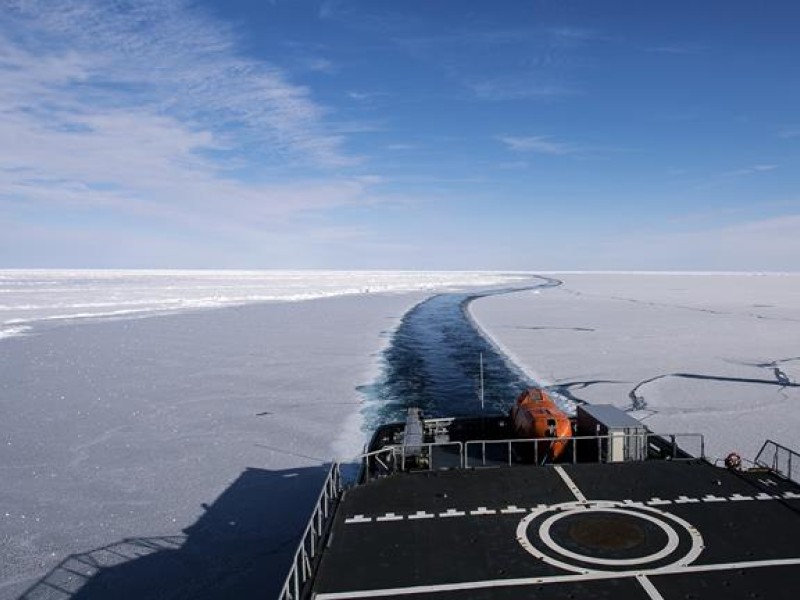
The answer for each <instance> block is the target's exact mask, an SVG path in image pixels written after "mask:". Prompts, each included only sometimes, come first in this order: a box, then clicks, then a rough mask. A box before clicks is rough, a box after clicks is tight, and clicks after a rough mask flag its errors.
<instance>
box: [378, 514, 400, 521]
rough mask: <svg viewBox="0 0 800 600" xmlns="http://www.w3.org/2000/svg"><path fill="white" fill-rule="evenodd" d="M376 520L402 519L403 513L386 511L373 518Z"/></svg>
mask: <svg viewBox="0 0 800 600" xmlns="http://www.w3.org/2000/svg"><path fill="white" fill-rule="evenodd" d="M375 520H376V521H402V520H403V515H396V514H394V513H393V512H387V513H386V514H385V515H383V516H382V517H378V518H377V519H375Z"/></svg>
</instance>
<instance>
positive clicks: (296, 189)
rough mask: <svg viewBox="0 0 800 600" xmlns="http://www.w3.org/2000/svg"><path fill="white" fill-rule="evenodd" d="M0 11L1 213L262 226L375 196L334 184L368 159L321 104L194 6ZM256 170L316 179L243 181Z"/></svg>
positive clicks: (162, 2)
mask: <svg viewBox="0 0 800 600" xmlns="http://www.w3.org/2000/svg"><path fill="white" fill-rule="evenodd" d="M0 5H1V6H2V9H3V11H4V19H3V20H2V21H0V57H2V58H1V59H0V80H2V82H3V84H2V86H0V110H1V111H2V115H3V117H2V118H3V125H2V127H0V202H5V203H13V205H15V206H22V205H48V206H58V207H62V208H63V207H70V208H73V209H81V210H88V209H101V210H112V211H115V212H120V211H122V212H124V213H126V214H137V215H145V216H155V217H160V218H169V219H172V220H178V221H180V222H183V223H190V222H195V223H198V222H201V221H202V222H204V223H205V224H210V223H215V222H219V223H224V222H229V223H234V222H238V223H240V224H245V223H246V224H249V226H254V225H255V224H257V223H260V222H263V221H264V220H265V219H269V218H274V217H276V216H287V215H291V214H297V213H303V212H307V211H315V210H325V209H329V208H335V207H337V206H342V205H347V204H356V203H362V202H365V201H367V199H368V198H369V197H370V193H369V189H368V188H369V186H370V185H372V184H371V182H370V181H364V180H358V179H356V178H354V177H350V178H347V177H341V176H336V177H334V176H333V175H330V174H328V172H327V169H329V168H334V167H336V168H338V167H345V166H351V165H355V164H356V163H357V162H358V159H357V158H356V157H353V156H351V155H349V154H348V153H347V152H345V150H344V149H343V147H344V142H345V138H344V135H343V134H342V133H341V132H336V130H335V129H334V126H332V125H330V124H329V122H330V118H329V115H328V111H327V110H326V109H325V108H324V107H322V106H320V105H319V104H317V103H316V102H314V100H313V99H312V95H311V92H310V91H309V90H308V89H307V88H304V87H302V86H298V85H295V84H293V83H291V82H290V80H289V78H288V77H287V75H286V74H285V73H283V72H281V71H280V70H278V69H277V68H275V67H274V66H272V65H270V64H268V63H264V62H261V61H255V60H253V59H249V58H246V57H244V56H242V55H241V54H239V51H238V49H237V38H236V35H235V32H234V31H233V30H232V29H230V28H228V27H226V26H225V25H224V24H221V23H219V22H217V21H214V20H213V19H212V18H211V17H209V16H206V15H204V14H202V13H197V12H196V11H195V10H194V9H193V8H192V5H190V4H188V3H187V2H183V1H181V0H157V1H156V0H139V1H137V2H135V3H126V4H123V3H110V2H100V1H91V0H74V1H70V2H61V3H57V5H55V6H54V5H53V3H51V2H37V1H35V0H26V2H18V3H13V2H2V1H0ZM253 161H258V162H259V164H260V165H262V169H268V168H282V167H285V166H287V165H293V164H295V165H299V164H302V165H305V166H306V167H310V168H311V169H312V170H313V169H316V171H317V172H318V175H317V176H316V177H310V176H309V177H308V178H307V180H306V181H300V182H296V183H293V184H291V185H289V184H265V183H253V182H251V181H248V180H243V179H241V178H238V177H237V176H236V169H241V168H242V167H252V166H253ZM237 220H238V221H237Z"/></svg>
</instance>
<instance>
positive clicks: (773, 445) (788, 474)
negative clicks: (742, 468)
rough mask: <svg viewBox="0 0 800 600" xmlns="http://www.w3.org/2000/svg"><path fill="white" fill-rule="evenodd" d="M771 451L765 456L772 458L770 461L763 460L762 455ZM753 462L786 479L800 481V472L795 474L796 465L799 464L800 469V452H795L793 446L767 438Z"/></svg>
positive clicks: (799, 468)
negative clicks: (788, 446) (789, 446)
mask: <svg viewBox="0 0 800 600" xmlns="http://www.w3.org/2000/svg"><path fill="white" fill-rule="evenodd" d="M768 449H770V450H768ZM770 451H771V454H770V455H768V456H765V458H771V459H772V460H771V461H770V462H766V461H765V460H762V458H761V456H762V455H764V454H767V453H768V452H770ZM792 459H794V460H792ZM753 462H754V463H755V464H756V465H758V466H760V467H764V468H767V469H770V470H771V471H773V472H775V473H777V474H778V475H780V476H782V477H784V478H785V479H789V480H790V481H794V482H795V483H800V474H798V476H797V477H795V475H794V470H795V466H797V469H798V470H800V453H798V452H795V451H794V450H792V449H791V448H787V447H786V446H783V445H781V444H779V443H778V442H773V441H772V440H766V441H765V442H764V445H763V446H761V450H759V451H758V454H757V455H756V459H755V460H754V461H753Z"/></svg>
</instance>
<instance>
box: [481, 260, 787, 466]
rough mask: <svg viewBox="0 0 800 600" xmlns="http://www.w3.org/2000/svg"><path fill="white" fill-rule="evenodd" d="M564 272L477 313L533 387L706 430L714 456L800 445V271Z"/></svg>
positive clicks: (489, 301)
mask: <svg viewBox="0 0 800 600" xmlns="http://www.w3.org/2000/svg"><path fill="white" fill-rule="evenodd" d="M554 276H555V277H558V278H560V279H562V280H563V282H564V283H563V285H562V286H560V287H557V288H551V289H548V290H543V291H541V292H521V293H516V294H508V295H503V296H494V297H489V298H483V299H480V300H478V301H476V302H474V303H473V304H472V305H471V311H472V314H473V316H474V317H475V319H476V321H477V322H478V323H479V324H480V326H481V327H482V328H483V329H484V330H485V331H486V332H487V333H488V334H489V336H490V337H491V338H492V339H493V341H494V342H495V343H496V344H497V345H498V346H499V347H500V348H501V349H502V350H503V351H505V352H506V353H507V354H508V355H509V356H510V357H511V358H512V359H513V360H514V361H515V362H517V363H518V364H519V365H520V366H522V367H523V368H524V369H526V371H527V373H528V375H529V376H531V377H532V378H533V379H534V380H535V381H537V382H538V383H540V384H542V385H548V386H551V388H552V389H554V390H556V391H559V390H560V391H561V392H562V393H563V394H564V395H566V396H569V395H572V396H574V397H575V398H578V399H582V400H586V401H589V402H592V403H612V404H615V405H617V406H620V407H622V408H638V410H636V411H634V412H633V415H634V416H636V417H638V418H641V419H643V420H644V421H645V422H646V423H647V424H648V425H649V426H650V427H651V429H653V430H655V431H657V432H675V433H679V432H699V433H705V434H706V442H707V447H706V450H707V452H708V453H709V454H710V455H711V456H724V455H726V454H727V453H728V452H730V451H734V450H736V451H738V452H739V453H740V454H742V456H749V457H754V456H755V454H756V453H757V452H758V449H759V447H760V445H761V443H762V442H763V441H764V439H765V438H771V439H773V440H775V441H777V442H779V443H782V444H784V445H787V446H789V447H794V448H796V449H797V448H800V275H797V274H785V275H780V274H721V273H717V274H679V273H672V274H642V273H629V274H625V273H611V274H589V273H583V274H580V273H579V274H563V275H558V274H556V275H554ZM634 405H635V406H634Z"/></svg>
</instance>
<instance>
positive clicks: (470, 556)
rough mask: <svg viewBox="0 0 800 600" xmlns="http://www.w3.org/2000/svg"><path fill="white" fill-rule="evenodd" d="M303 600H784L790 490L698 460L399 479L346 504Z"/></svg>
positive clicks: (791, 587) (789, 559)
mask: <svg viewBox="0 0 800 600" xmlns="http://www.w3.org/2000/svg"><path fill="white" fill-rule="evenodd" d="M314 594H315V597H316V598H317V600H334V599H343V598H378V597H398V596H402V597H407V598H428V597H430V598H436V599H441V600H450V599H458V600H462V599H468V598H469V599H480V598H486V599H490V598H491V599H495V598H502V599H507V598H548V599H551V598H609V599H610V598H614V599H627V598H631V599H643V600H678V599H681V600H685V599H687V598H692V599H697V600H701V599H705V598H709V599H711V598H714V599H717V598H725V599H733V598H747V599H751V598H776V599H781V598H786V599H787V600H788V599H789V598H791V599H792V600H794V599H796V598H797V597H798V595H799V594H800V486H797V485H795V484H794V483H792V482H788V481H786V480H783V479H781V478H778V477H776V476H775V475H772V474H769V473H766V472H759V473H736V472H731V471H727V470H725V469H721V468H716V467H713V466H711V465H709V464H708V463H705V462H702V461H690V462H684V461H647V462H639V463H625V464H575V465H563V466H558V467H552V466H550V467H537V466H524V467H513V468H494V469H482V470H453V471H437V472H425V473H404V474H397V475H393V476H391V477H388V478H385V479H382V480H379V481H376V482H373V483H369V484H366V485H362V486H359V487H356V488H354V489H352V490H349V491H348V492H346V494H345V497H344V499H343V501H342V504H341V505H340V507H339V510H338V511H337V515H336V519H335V521H334V524H333V529H332V533H331V537H330V539H329V547H328V548H327V550H326V552H325V553H324V554H323V557H322V561H321V564H320V568H319V571H318V576H317V579H316V581H315V584H314Z"/></svg>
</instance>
